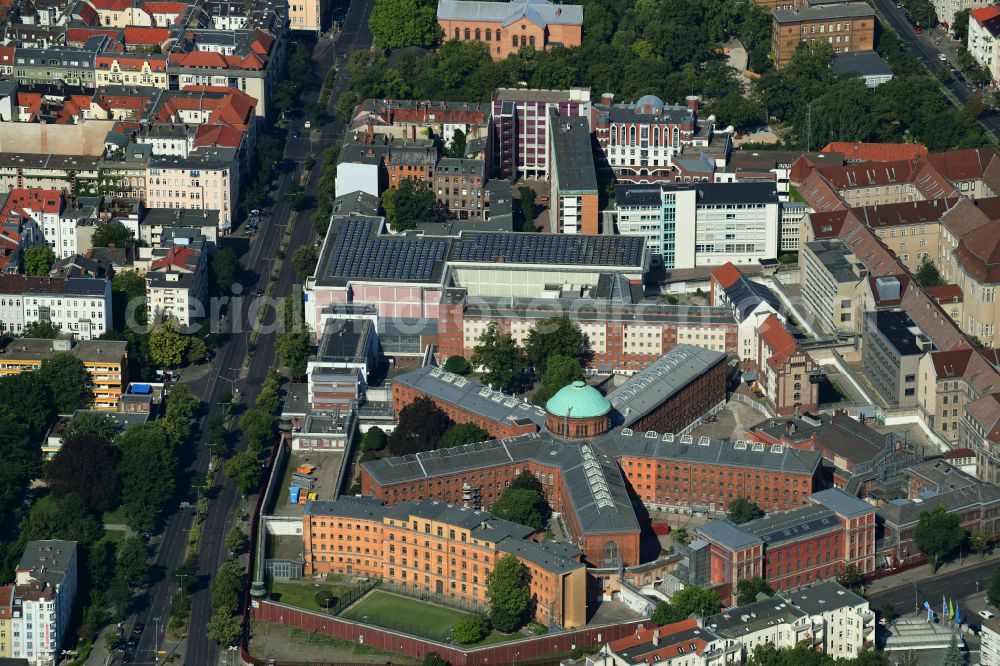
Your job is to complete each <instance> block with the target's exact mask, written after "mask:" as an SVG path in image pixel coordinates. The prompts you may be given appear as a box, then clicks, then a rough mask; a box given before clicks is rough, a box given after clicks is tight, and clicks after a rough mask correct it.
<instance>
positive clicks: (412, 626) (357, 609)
mask: <svg viewBox="0 0 1000 666" xmlns="http://www.w3.org/2000/svg"><path fill="white" fill-rule="evenodd" d="M343 615H344V617H346V618H348V619H351V620H354V621H356V622H365V623H368V624H374V625H377V626H380V627H385V628H386V629H395V630H397V631H402V632H404V633H408V634H414V635H415V636H423V637H425V638H433V639H435V640H444V639H445V638H446V637H447V636H448V634H449V633H450V632H451V628H452V627H453V626H455V623H456V622H458V621H459V620H461V619H462V618H465V617H468V615H469V614H468V613H463V612H462V611H457V610H452V609H451V608H445V607H444V606H437V605H435V604H429V603H425V602H423V601H418V600H416V599H409V598H407V597H401V596H399V595H396V594H390V593H388V592H381V591H378V592H373V593H372V594H370V595H368V596H367V597H365V598H364V599H362V600H361V601H359V602H358V603H356V604H354V605H353V606H351V607H350V608H349V609H348V610H347V611H346V612H345V613H344V614H343ZM366 618H367V619H366Z"/></svg>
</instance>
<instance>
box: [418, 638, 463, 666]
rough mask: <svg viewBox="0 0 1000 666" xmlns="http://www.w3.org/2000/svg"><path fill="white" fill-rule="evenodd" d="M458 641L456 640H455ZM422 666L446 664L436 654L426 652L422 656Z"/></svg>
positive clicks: (445, 665) (446, 664) (443, 665)
mask: <svg viewBox="0 0 1000 666" xmlns="http://www.w3.org/2000/svg"><path fill="white" fill-rule="evenodd" d="M455 640H458V639H455ZM423 666H448V662H447V661H445V660H444V659H442V658H441V655H439V654H438V653H437V652H428V653H427V654H425V655H424V664H423Z"/></svg>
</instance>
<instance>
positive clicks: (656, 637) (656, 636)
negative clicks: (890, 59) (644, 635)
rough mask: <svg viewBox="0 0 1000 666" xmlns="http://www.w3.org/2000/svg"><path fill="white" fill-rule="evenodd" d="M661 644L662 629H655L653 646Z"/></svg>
mask: <svg viewBox="0 0 1000 666" xmlns="http://www.w3.org/2000/svg"><path fill="white" fill-rule="evenodd" d="M659 644H660V628H659V627H657V628H656V629H653V645H659Z"/></svg>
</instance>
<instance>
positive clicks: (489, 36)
mask: <svg viewBox="0 0 1000 666" xmlns="http://www.w3.org/2000/svg"><path fill="white" fill-rule="evenodd" d="M486 41H488V42H490V41H493V31H492V30H491V29H489V28H486Z"/></svg>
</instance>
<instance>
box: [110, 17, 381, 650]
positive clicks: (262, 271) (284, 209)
mask: <svg viewBox="0 0 1000 666" xmlns="http://www.w3.org/2000/svg"><path fill="white" fill-rule="evenodd" d="M373 6H374V0H363V1H361V2H351V4H350V8H349V10H348V12H347V16H346V17H345V18H344V21H343V29H342V31H341V32H340V33H339V34H338V35H337V36H336V41H335V42H333V43H331V42H329V41H321V42H320V43H319V45H318V46H317V49H316V51H315V52H314V62H315V66H316V70H317V71H318V72H320V73H321V75H319V76H317V77H316V81H315V83H314V85H313V87H312V88H311V89H309V90H307V91H306V93H305V94H306V96H308V97H310V98H318V95H319V89H320V86H321V84H322V79H323V75H324V74H325V73H326V72H328V71H329V69H330V68H331V67H334V66H339V70H338V73H337V76H336V79H335V81H334V85H333V89H332V94H331V96H330V102H329V105H328V112H329V113H331V114H332V110H333V107H334V105H335V104H336V102H337V99H339V97H340V94H341V93H343V92H344V90H346V89H347V84H348V80H347V68H346V67H344V66H343V64H344V63H345V62H346V57H347V54H348V53H350V52H351V51H354V50H358V49H367V48H370V47H371V44H372V36H371V32H370V31H369V30H368V17H369V16H370V14H371V10H372V7H373ZM301 122H302V121H301V120H300V121H298V122H297V123H295V124H294V126H296V127H298V128H300V129H301ZM341 125H342V123H341V121H340V119H336V121H335V122H334V123H329V124H327V125H326V126H324V127H323V128H322V129H321V130H317V131H313V132H307V131H302V133H301V135H300V137H299V138H298V139H293V138H289V139H288V141H287V142H286V145H285V157H286V159H291V160H293V161H295V162H300V161H301V160H303V159H304V158H305V157H306V156H307V155H309V154H313V155H317V156H318V155H319V153H321V152H322V151H323V150H325V149H326V148H328V147H329V146H332V145H336V144H338V143H339V141H340V140H341V136H342V131H343V128H342V126H341ZM296 166H297V167H298V165H296ZM299 174H300V171H299V169H298V168H296V169H295V171H294V172H288V173H283V174H282V175H280V176H279V179H278V193H277V195H276V196H275V197H274V199H275V203H274V206H273V207H272V209H271V215H270V219H269V220H267V221H265V222H263V223H262V224H261V226H260V231H259V232H258V234H257V235H256V237H255V238H254V239H253V240H252V242H250V243H248V242H247V241H246V240H245V239H238V238H235V237H232V238H228V239H225V240H224V241H223V243H224V244H226V245H230V246H231V247H233V249H234V250H236V252H237V254H240V255H241V258H242V263H243V266H244V269H245V270H246V271H247V273H248V274H251V275H254V276H256V277H255V278H254V282H253V284H246V285H245V287H246V288H247V291H246V293H245V294H244V296H243V297H237V298H234V301H233V304H232V305H231V306H230V313H231V314H230V316H231V317H234V319H233V321H232V322H231V324H232V325H233V326H235V327H236V329H237V330H236V332H235V333H233V334H231V335H230V336H228V338H227V339H226V340H225V341H224V343H223V345H222V346H221V347H220V349H219V350H218V351H217V354H216V357H215V359H214V361H213V364H212V368H211V371H210V372H209V373H208V374H207V375H206V376H205V377H203V378H201V379H199V380H197V381H194V382H192V384H191V386H192V390H193V391H194V392H195V394H196V395H197V396H198V397H199V398H201V399H202V401H204V402H205V403H207V404H208V405H210V407H209V409H208V410H207V413H206V414H204V415H203V416H202V418H201V420H200V423H199V426H200V428H201V433H203V434H205V433H207V431H208V424H209V423H210V422H211V421H212V419H214V418H215V417H216V416H219V415H221V408H220V407H219V406H218V405H216V404H215V396H217V395H218V394H219V392H220V391H223V390H232V389H233V388H234V387H236V388H239V393H240V401H241V402H242V403H243V404H253V402H254V400H255V399H256V395H257V393H258V391H259V387H260V385H261V383H262V381H263V379H264V376H265V375H266V373H267V370H268V368H270V367H271V366H272V365H273V364H274V360H275V352H274V344H275V339H274V336H273V335H261V336H260V337H258V339H257V344H256V348H255V351H254V355H253V358H252V360H251V363H250V367H249V369H248V370H247V371H246V373H245V376H241V374H242V373H241V369H242V366H243V359H244V357H245V354H246V350H247V344H248V339H249V328H250V324H251V323H252V322H251V312H252V311H255V310H256V308H255V307H254V303H253V301H254V300H255V299H254V298H253V297H252V294H253V293H254V292H255V291H256V290H257V289H266V286H267V281H268V278H269V276H270V274H271V270H272V267H273V262H274V261H275V259H276V257H275V251H276V249H277V248H278V247H279V245H280V244H281V238H282V236H283V234H284V231H285V226H286V225H287V224H289V223H291V224H292V225H293V227H292V235H291V239H290V242H289V246H288V251H287V254H286V257H287V258H288V259H290V258H291V255H292V253H293V252H294V250H295V248H297V247H299V246H301V245H304V244H307V243H311V242H312V241H313V240H314V238H315V231H313V229H312V225H311V223H310V213H309V212H308V211H306V212H304V213H303V214H300V215H295V214H294V213H293V211H291V210H290V208H289V207H288V205H287V204H286V203H285V193H286V192H287V190H288V187H289V184H290V183H291V180H292V178H298V177H299ZM318 185H319V170H318V169H314V170H313V171H312V174H311V177H310V179H309V181H308V182H307V184H306V186H305V193H306V195H307V196H309V197H315V196H316V193H317V188H318ZM297 281H298V278H297V276H296V275H295V271H294V268H293V267H292V262H291V261H287V260H286V261H284V262H283V264H282V267H281V271H280V273H279V275H278V278H277V280H276V282H275V285H274V288H273V290H272V297H274V298H280V297H283V296H285V295H286V294H288V293H289V292H290V291H291V288H292V286H293V285H294V284H295V283H296V282H297ZM248 296H249V297H248ZM237 303H238V305H237ZM237 314H238V316H239V318H238V319H236V318H235V317H236V316H237ZM204 444H205V440H204V438H202V439H201V441H199V442H198V443H197V446H198V454H197V457H196V459H195V460H194V461H193V463H192V464H191V466H190V467H189V468H188V470H187V474H189V475H190V476H191V477H192V478H199V477H201V476H202V475H204V474H205V473H206V472H207V470H208V465H209V460H210V452H209V451H208V449H207V448H206V447H205V446H204ZM245 445H246V443H245V441H244V440H242V438H241V441H240V442H239V444H238V445H237V448H240V449H242V448H244V447H245ZM195 499H196V498H194V497H192V498H189V500H190V501H194V500H195ZM240 504H241V497H240V494H239V492H238V490H237V489H236V487H235V485H233V483H232V482H230V481H229V480H228V479H223V484H222V486H221V488H217V489H216V491H215V494H214V495H212V496H210V499H209V505H208V516H207V518H206V520H205V523H204V524H203V525H202V539H201V544H200V550H199V554H198V575H199V579H200V584H199V586H198V589H197V591H196V592H195V593H194V596H193V598H192V606H191V617H190V622H189V627H190V630H189V635H188V638H187V644H186V646H185V647H184V656H185V658H184V661H185V663H188V664H199V665H212V664H218V663H219V662H220V657H221V654H220V650H219V647H218V646H217V645H216V644H215V643H214V642H213V641H210V640H209V639H208V637H207V635H206V627H207V625H208V620H209V618H210V617H211V616H212V606H211V598H210V593H209V585H210V581H211V577H212V575H213V574H214V573H215V572H216V571H218V569H219V567H220V565H221V564H222V563H223V562H225V561H226V559H228V552H227V550H226V548H225V545H224V539H225V534H226V532H227V531H228V530H229V529H230V528H231V526H232V524H233V522H234V520H236V516H235V510H236V509H237V507H239V506H240ZM192 524H193V510H179V511H178V512H176V513H175V514H173V515H172V516H171V517H170V518H169V520H168V521H167V523H166V526H165V529H164V533H163V538H162V540H161V546H160V548H159V550H158V552H157V553H156V558H155V561H154V566H156V567H157V568H158V569H159V570H161V571H162V572H163V574H164V575H163V577H162V578H161V579H160V580H159V581H157V582H156V583H155V584H154V585H153V586H151V587H150V588H149V590H148V591H147V593H146V600H145V601H146V603H145V609H144V610H142V611H141V612H139V613H138V614H137V615H136V617H135V618H134V621H135V622H144V623H145V624H146V627H147V630H146V631H145V632H144V633H143V635H142V636H141V638H140V641H139V646H138V649H137V652H136V659H135V661H134V662H133V663H135V664H155V663H157V661H158V660H157V658H156V652H157V648H158V647H159V646H161V645H162V643H163V635H164V631H165V624H166V622H167V619H168V618H169V615H170V597H171V595H172V594H173V593H174V592H175V591H176V585H175V583H174V581H173V580H172V577H171V573H172V572H173V571H174V569H176V568H177V567H178V566H180V565H181V564H182V563H183V560H184V551H185V547H186V544H187V534H188V532H189V531H190V529H191V527H192ZM155 618H158V620H156V619H155ZM129 626H131V625H129Z"/></svg>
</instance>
